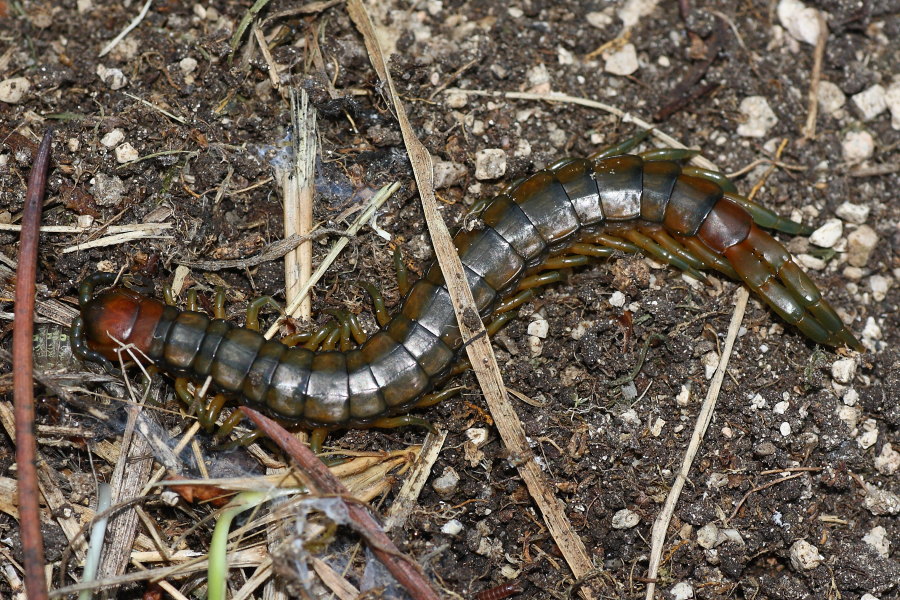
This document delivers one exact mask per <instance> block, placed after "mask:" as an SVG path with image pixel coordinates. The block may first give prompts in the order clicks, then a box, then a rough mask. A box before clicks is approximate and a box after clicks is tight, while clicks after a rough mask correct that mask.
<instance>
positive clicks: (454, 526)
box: [441, 519, 463, 535]
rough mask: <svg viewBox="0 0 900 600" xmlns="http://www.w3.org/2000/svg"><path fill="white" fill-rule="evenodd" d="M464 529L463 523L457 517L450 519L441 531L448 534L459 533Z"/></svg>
mask: <svg viewBox="0 0 900 600" xmlns="http://www.w3.org/2000/svg"><path fill="white" fill-rule="evenodd" d="M462 530H463V524H462V523H460V522H459V521H458V520H457V519H450V520H449V521H447V522H446V523H444V525H443V526H442V527H441V533H445V534H447V535H458V534H459V533H460V532H461V531H462Z"/></svg>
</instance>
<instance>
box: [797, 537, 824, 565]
mask: <svg viewBox="0 0 900 600" xmlns="http://www.w3.org/2000/svg"><path fill="white" fill-rule="evenodd" d="M824 560H825V557H824V556H822V555H821V554H819V549H818V548H816V547H815V546H813V545H812V544H810V543H809V542H807V541H806V540H797V541H796V542H794V543H793V545H792V546H791V565H792V566H793V567H794V570H796V571H809V570H811V569H815V568H816V567H818V566H819V565H821V564H822V561H824Z"/></svg>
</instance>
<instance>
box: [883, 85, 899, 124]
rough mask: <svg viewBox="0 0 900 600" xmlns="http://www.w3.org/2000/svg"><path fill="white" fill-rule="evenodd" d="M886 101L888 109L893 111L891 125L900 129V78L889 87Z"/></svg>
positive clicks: (885, 96)
mask: <svg viewBox="0 0 900 600" xmlns="http://www.w3.org/2000/svg"><path fill="white" fill-rule="evenodd" d="M884 101H885V103H886V104H887V107H888V110H890V111H891V127H893V128H894V129H900V78H896V79H895V81H894V83H892V84H891V86H890V87H889V88H888V89H887V92H885V95H884Z"/></svg>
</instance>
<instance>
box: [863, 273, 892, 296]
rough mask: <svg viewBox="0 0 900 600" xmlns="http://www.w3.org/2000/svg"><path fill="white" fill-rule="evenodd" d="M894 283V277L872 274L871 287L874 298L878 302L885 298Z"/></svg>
mask: <svg viewBox="0 0 900 600" xmlns="http://www.w3.org/2000/svg"><path fill="white" fill-rule="evenodd" d="M893 283H894V280H893V279H891V278H890V277H885V276H884V275H872V276H871V277H869V289H870V290H872V298H873V299H874V300H875V301H876V302H881V301H882V300H884V299H885V297H886V296H887V293H888V290H889V289H891V285H893Z"/></svg>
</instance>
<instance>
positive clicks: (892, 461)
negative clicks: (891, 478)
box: [875, 442, 900, 475]
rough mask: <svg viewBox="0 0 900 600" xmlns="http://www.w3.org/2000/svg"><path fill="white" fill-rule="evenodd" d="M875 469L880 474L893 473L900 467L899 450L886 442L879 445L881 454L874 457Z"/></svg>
mask: <svg viewBox="0 0 900 600" xmlns="http://www.w3.org/2000/svg"><path fill="white" fill-rule="evenodd" d="M875 469H876V470H877V471H878V472H879V473H881V474H882V475H893V474H894V473H896V472H897V469H900V452H897V451H896V450H894V448H893V446H891V443H890V442H888V443H886V444H885V445H884V446H882V447H881V454H879V455H878V456H876V457H875Z"/></svg>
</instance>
